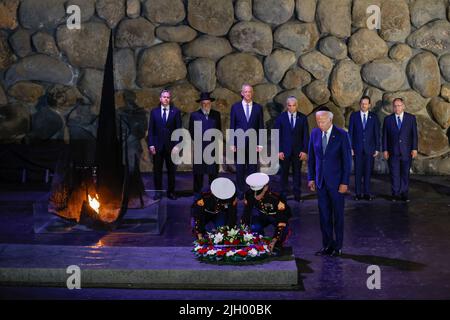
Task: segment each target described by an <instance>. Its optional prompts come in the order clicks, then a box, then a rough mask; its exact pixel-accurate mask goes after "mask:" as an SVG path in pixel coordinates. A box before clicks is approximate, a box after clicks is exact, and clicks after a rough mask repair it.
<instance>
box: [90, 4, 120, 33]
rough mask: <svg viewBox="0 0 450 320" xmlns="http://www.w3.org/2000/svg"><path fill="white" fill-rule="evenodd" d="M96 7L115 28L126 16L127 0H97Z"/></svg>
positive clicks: (103, 17)
mask: <svg viewBox="0 0 450 320" xmlns="http://www.w3.org/2000/svg"><path fill="white" fill-rule="evenodd" d="M95 9H96V11H97V14H98V16H99V17H100V18H102V19H104V20H105V21H106V23H107V24H108V26H109V27H110V28H115V27H116V26H117V24H118V23H119V21H120V20H122V19H123V18H124V17H125V12H126V4H125V0H96V2H95Z"/></svg>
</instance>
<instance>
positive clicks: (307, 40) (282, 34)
mask: <svg viewBox="0 0 450 320" xmlns="http://www.w3.org/2000/svg"><path fill="white" fill-rule="evenodd" d="M319 36H320V34H319V32H318V31H317V27H316V24H315V23H299V22H288V23H285V24H283V25H282V26H280V27H278V28H277V29H276V30H275V32H274V35H273V37H274V40H275V42H276V43H278V44H279V45H281V46H283V47H284V48H286V49H289V50H292V51H295V53H296V55H297V56H299V55H301V54H303V53H304V52H307V51H309V50H311V49H313V48H314V47H315V46H316V44H317V41H318V40H319Z"/></svg>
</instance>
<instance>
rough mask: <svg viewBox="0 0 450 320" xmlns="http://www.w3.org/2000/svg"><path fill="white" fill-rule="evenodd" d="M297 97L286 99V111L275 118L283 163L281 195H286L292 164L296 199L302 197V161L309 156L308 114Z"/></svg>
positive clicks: (275, 127) (281, 162) (279, 155)
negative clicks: (299, 105)
mask: <svg viewBox="0 0 450 320" xmlns="http://www.w3.org/2000/svg"><path fill="white" fill-rule="evenodd" d="M297 108H298V102H297V98H296V97H294V96H290V97H288V98H287V99H286V111H284V112H282V113H281V114H280V115H279V116H278V118H277V119H276V120H275V125H274V129H278V130H279V148H280V150H279V153H278V157H279V159H280V165H281V195H282V196H283V197H286V193H287V186H288V178H289V170H290V168H291V166H292V175H293V182H294V183H293V192H294V199H295V201H300V199H301V198H300V197H301V169H302V161H306V160H307V157H308V144H309V128H308V120H307V119H306V116H305V115H304V114H303V113H301V112H299V111H298V110H297Z"/></svg>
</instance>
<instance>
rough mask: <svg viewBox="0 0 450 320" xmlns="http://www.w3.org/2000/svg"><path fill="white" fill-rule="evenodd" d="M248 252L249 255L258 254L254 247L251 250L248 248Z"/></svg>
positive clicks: (254, 255)
mask: <svg viewBox="0 0 450 320" xmlns="http://www.w3.org/2000/svg"><path fill="white" fill-rule="evenodd" d="M248 254H249V255H250V256H251V257H256V256H257V255H258V250H256V249H255V248H253V249H252V250H250V251H249V252H248Z"/></svg>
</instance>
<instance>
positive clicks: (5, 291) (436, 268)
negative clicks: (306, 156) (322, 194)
mask: <svg viewBox="0 0 450 320" xmlns="http://www.w3.org/2000/svg"><path fill="white" fill-rule="evenodd" d="M274 180H275V181H273V185H274V189H277V188H278V186H279V185H278V181H277V179H276V178H275V179H274ZM150 181H151V179H150V177H149V176H146V177H145V182H146V185H147V187H148V188H149V189H150V188H151V187H152V183H151V182H150ZM191 183H192V182H191V175H190V174H189V173H180V174H179V175H178V176H177V189H178V190H179V192H180V195H181V197H180V198H179V199H178V200H177V201H169V202H168V203H169V204H168V208H167V213H168V220H167V224H166V226H165V228H164V231H163V234H162V235H142V234H141V235H139V234H137V235H132V234H131V235H130V234H128V235H125V234H115V233H111V234H106V233H92V234H34V233H33V216H32V203H33V201H35V200H36V199H39V198H40V197H42V196H43V195H45V193H46V192H47V189H48V187H46V186H24V185H15V186H1V190H2V191H0V243H17V244H48V245H95V244H98V243H101V244H102V245H104V246H188V245H189V244H190V243H191V241H192V238H191V233H190V226H189V220H190V218H189V207H190V204H191V202H192V194H191V192H190V188H191ZM303 190H306V186H304V187H303ZM373 193H374V194H375V195H376V196H377V198H376V199H375V200H374V201H372V202H364V201H358V202H357V201H354V200H352V197H351V195H350V194H349V195H348V197H347V201H346V209H345V234H344V248H343V251H344V255H343V256H342V257H340V258H331V257H316V256H314V252H315V251H316V250H317V249H319V248H320V246H321V241H320V239H321V235H320V228H319V217H318V209H317V200H316V196H315V195H314V194H311V193H310V192H306V191H305V193H304V195H303V198H304V199H305V201H304V202H303V203H296V202H294V201H292V200H290V201H289V203H290V205H291V206H292V208H293V213H294V216H293V218H292V220H291V227H292V231H293V233H292V236H291V238H290V239H289V244H288V245H290V246H292V248H293V252H294V254H295V257H296V262H297V267H298V270H299V279H300V280H299V288H300V289H299V290H293V291H244V290H241V291H220V290H210V291H206V290H178V291H176V290H128V289H82V290H71V291H70V290H67V289H63V288H26V287H0V298H1V299H22V298H24V299H73V298H76V299H152V300H153V299H176V300H185V299H201V300H215V299H238V300H240V299H243V300H244V299H252V300H253V299H262V300H265V299H271V300H277V299H283V300H298V299H450V268H449V265H450V254H449V252H450V251H449V248H450V177H423V176H413V177H412V178H411V188H410V198H411V202H410V203H409V204H405V203H392V202H390V201H389V195H390V184H389V178H388V176H383V175H381V176H375V177H374V178H373ZM240 212H242V204H240ZM370 265H377V266H379V267H380V269H381V289H379V290H369V289H368V288H367V285H366V282H367V279H368V277H369V276H370V274H368V273H367V268H368V267H369V266H370Z"/></svg>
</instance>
